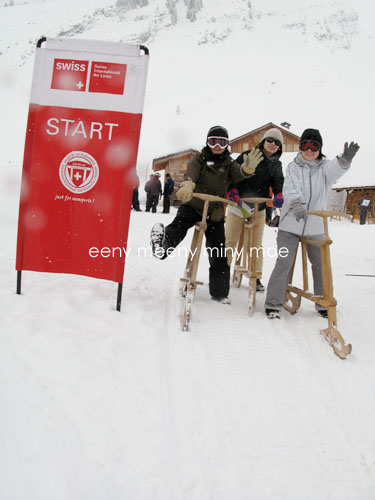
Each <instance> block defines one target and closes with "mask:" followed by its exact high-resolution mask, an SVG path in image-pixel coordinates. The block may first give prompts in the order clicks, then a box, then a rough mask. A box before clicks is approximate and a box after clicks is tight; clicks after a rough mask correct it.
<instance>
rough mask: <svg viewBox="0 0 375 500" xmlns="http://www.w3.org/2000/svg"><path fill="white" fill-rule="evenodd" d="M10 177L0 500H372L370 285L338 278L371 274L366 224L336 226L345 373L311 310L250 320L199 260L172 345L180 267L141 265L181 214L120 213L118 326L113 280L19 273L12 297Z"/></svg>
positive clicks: (0, 371) (13, 180)
mask: <svg viewBox="0 0 375 500" xmlns="http://www.w3.org/2000/svg"><path fill="white" fill-rule="evenodd" d="M18 171H19V169H17V174H16V169H15V168H14V165H11V164H10V165H9V164H8V165H4V164H2V165H1V169H0V172H1V179H0V185H1V200H2V203H1V205H0V210H1V213H0V216H1V220H2V221H3V222H4V224H3V245H2V248H1V254H0V258H1V262H2V277H3V278H2V287H1V288H0V294H1V297H0V304H1V311H2V312H1V323H2V328H1V332H2V333H1V345H2V348H1V350H0V367H1V368H0V388H1V394H2V398H1V400H2V412H1V417H0V418H1V426H0V442H1V451H0V465H1V470H2V481H1V484H2V486H1V490H2V494H1V498H2V499H4V500H29V499H30V500H31V499H32V500H36V499H37V500H47V499H50V498H54V499H57V500H70V499H72V498H75V499H82V500H84V499H87V498H91V499H95V500H105V499H108V498H111V499H119V500H144V499H147V500H159V499H160V500H161V499H163V500H179V499H184V500H186V499H188V500H201V499H206V498H211V499H213V500H221V499H234V498H235V499H236V500H237V499H238V500H242V499H243V500H248V499H261V500H271V499H272V500H273V499H275V498H282V499H284V498H288V499H292V500H294V499H295V500H297V499H300V498H304V499H311V500H321V499H322V500H323V499H326V498H330V499H333V500H336V499H337V500H343V499H347V500H369V499H373V498H375V496H374V492H375V465H374V464H375V437H374V436H375V432H374V431H375V424H374V415H375V393H374V388H373V384H372V380H374V376H375V365H374V362H373V353H374V351H375V339H374V335H373V322H372V315H371V313H370V311H371V304H372V303H374V298H375V297H374V296H375V293H374V285H373V281H372V280H373V278H353V277H346V276H345V273H348V272H352V273H356V274H365V273H368V274H375V273H374V271H375V269H374V263H373V259H372V256H371V254H370V253H369V247H368V240H369V238H373V226H370V225H367V226H365V227H363V226H359V225H358V224H351V223H350V222H348V221H346V220H343V221H342V222H339V221H332V223H331V224H330V233H331V236H332V239H333V241H334V243H333V245H332V247H331V248H332V262H333V267H334V284H335V292H336V293H335V296H336V298H337V300H338V327H339V330H340V331H341V333H342V335H343V337H344V338H345V340H346V341H347V342H351V343H352V344H353V352H352V354H351V355H350V356H349V357H348V359H347V360H345V361H343V360H340V359H339V358H338V357H336V356H335V355H334V353H333V350H332V348H331V347H330V346H329V345H328V344H327V342H326V341H325V340H324V339H323V337H322V336H321V335H320V334H319V330H320V329H322V328H325V327H326V320H324V319H322V318H320V317H319V316H318V315H317V314H316V313H315V311H314V308H313V305H312V303H310V302H308V301H303V302H302V307H301V310H300V311H299V312H298V313H297V314H296V315H295V316H290V315H289V314H288V313H286V312H285V313H283V317H282V319H281V320H280V321H276V320H275V321H270V320H268V319H267V318H266V317H265V315H264V312H263V300H264V294H260V293H258V294H257V305H256V311H255V314H254V315H253V316H252V317H249V316H248V315H247V311H246V302H247V283H246V281H247V280H244V282H243V284H242V285H241V288H239V289H236V288H234V289H233V288H232V289H231V292H230V296H231V299H232V304H231V305H229V306H228V305H222V304H218V303H216V302H213V301H211V300H210V297H209V293H208V286H207V280H208V261H207V258H206V257H205V256H204V255H202V257H201V262H200V267H199V271H198V279H200V280H202V281H204V283H205V284H204V285H203V286H201V287H199V288H198V291H197V293H196V297H195V302H194V305H193V316H192V319H191V321H190V330H189V332H184V333H182V332H181V329H180V311H181V297H180V296H179V277H180V276H182V274H183V269H184V266H185V260H184V258H182V257H180V258H179V257H177V256H176V257H171V258H169V259H167V260H165V261H158V260H156V259H154V258H152V257H151V256H150V255H140V256H139V255H138V251H139V250H140V249H143V248H147V247H148V245H149V232H150V228H151V226H152V225H153V223H155V222H156V221H163V222H165V223H168V222H169V221H170V220H171V219H172V217H173V214H174V212H175V209H172V213H171V214H169V215H165V214H161V213H159V214H150V213H145V212H134V213H132V217H131V226H130V233H129V248H128V257H127V262H126V267H125V279H124V294H123V307H122V312H121V313H118V312H116V311H115V310H114V309H115V299H116V285H115V284H114V283H111V282H104V281H103V282H102V281H97V280H94V279H91V278H85V277H79V276H69V275H53V274H42V273H33V272H24V273H23V293H22V295H21V296H17V295H16V294H15V281H16V273H15V271H14V257H15V239H16V222H17V204H18V182H19V176H18ZM142 208H144V207H142ZM275 237H276V230H275V229H271V228H268V227H266V228H265V239H264V242H265V245H266V246H268V247H271V246H273V245H274V244H275ZM190 238H191V236H190V234H189V235H188V236H187V238H186V239H185V240H184V242H183V243H182V247H181V248H184V247H185V248H186V249H187V248H188V246H189V244H190ZM129 249H130V252H129ZM273 263H274V259H273V258H269V257H266V258H265V265H264V275H265V280H264V281H265V283H267V279H268V276H269V274H270V272H271V270H272V267H273ZM296 272H297V275H296V276H297V278H296V279H297V281H298V279H299V278H298V276H299V275H300V273H299V272H298V271H296Z"/></svg>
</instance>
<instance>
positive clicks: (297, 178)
mask: <svg viewBox="0 0 375 500" xmlns="http://www.w3.org/2000/svg"><path fill="white" fill-rule="evenodd" d="M322 146H323V139H322V136H321V135H320V132H319V130H316V129H312V128H308V129H306V130H305V131H304V132H303V134H302V136H301V140H300V144H299V149H300V152H299V153H298V154H297V156H296V157H295V159H294V160H293V161H292V162H291V163H290V164H289V165H288V168H287V171H286V175H285V181H284V188H283V193H284V205H283V208H282V210H281V216H280V225H279V231H278V235H277V247H278V255H279V256H278V258H277V261H276V264H275V267H274V269H273V271H272V274H271V277H270V280H269V282H268V286H267V296H266V301H265V310H266V314H267V317H268V318H269V319H275V318H280V311H281V309H282V306H283V304H284V302H285V294H286V289H287V286H288V281H289V275H290V271H291V269H292V266H293V262H294V258H295V255H296V253H297V249H298V243H299V242H300V241H301V238H302V237H304V236H307V237H308V238H309V239H310V240H316V241H322V240H323V238H324V222H323V219H322V217H319V216H317V215H311V214H310V215H308V214H307V212H309V211H314V210H324V209H325V208H326V205H327V198H328V195H329V192H330V190H331V186H332V184H333V183H334V182H336V181H337V180H338V179H339V178H340V177H341V176H342V175H344V174H345V172H346V171H347V170H348V168H349V167H350V164H351V162H352V160H353V158H354V156H355V155H356V153H357V151H358V149H359V146H358V144H355V143H354V142H351V143H350V144H349V145H348V143H347V142H346V143H345V145H344V152H343V153H342V154H341V155H340V156H337V157H335V158H334V159H333V160H327V159H326V157H325V156H324V154H323V153H322ZM281 248H283V253H282V255H283V256H281V255H280V253H279V251H280V249H281ZM284 249H286V250H287V252H286V251H285V252H284ZM285 254H287V255H285ZM307 255H308V258H309V261H310V262H311V267H312V275H313V281H314V295H319V296H321V295H323V278H322V263H321V255H320V247H319V246H317V245H307ZM315 307H316V309H317V312H318V313H319V314H320V315H321V316H323V317H324V318H326V317H327V309H326V308H324V307H323V306H320V305H318V304H316V305H315Z"/></svg>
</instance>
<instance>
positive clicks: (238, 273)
mask: <svg viewBox="0 0 375 500" xmlns="http://www.w3.org/2000/svg"><path fill="white" fill-rule="evenodd" d="M241 201H244V202H245V203H251V204H253V205H254V214H253V215H252V216H250V217H248V218H247V219H244V221H243V225H242V230H241V234H240V238H239V240H238V244H237V253H236V259H235V261H234V270H233V276H232V283H233V284H234V285H235V286H236V287H237V288H239V287H240V286H241V282H242V277H243V276H245V277H246V278H248V279H249V296H248V300H247V309H248V313H249V316H252V315H253V314H254V310H255V302H256V288H257V279H260V278H261V277H262V276H261V273H260V272H257V271H256V269H255V267H256V259H255V257H254V256H253V251H252V249H253V247H254V245H253V242H254V238H255V234H256V231H257V229H258V227H259V222H258V220H257V219H258V218H257V215H258V212H259V205H260V204H261V203H267V202H269V201H272V200H271V199H270V198H241Z"/></svg>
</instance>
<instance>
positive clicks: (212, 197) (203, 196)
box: [193, 193, 238, 207]
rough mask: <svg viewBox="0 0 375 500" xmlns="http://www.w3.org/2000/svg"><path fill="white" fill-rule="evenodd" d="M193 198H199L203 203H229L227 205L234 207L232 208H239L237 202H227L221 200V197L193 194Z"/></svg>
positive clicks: (223, 199)
mask: <svg viewBox="0 0 375 500" xmlns="http://www.w3.org/2000/svg"><path fill="white" fill-rule="evenodd" d="M193 198H199V199H200V200H203V201H208V202H211V201H214V202H216V203H218V202H220V203H227V205H232V207H237V206H238V205H237V203H236V202H235V201H231V200H227V199H226V198H221V197H220V196H215V195H213V194H204V193H193Z"/></svg>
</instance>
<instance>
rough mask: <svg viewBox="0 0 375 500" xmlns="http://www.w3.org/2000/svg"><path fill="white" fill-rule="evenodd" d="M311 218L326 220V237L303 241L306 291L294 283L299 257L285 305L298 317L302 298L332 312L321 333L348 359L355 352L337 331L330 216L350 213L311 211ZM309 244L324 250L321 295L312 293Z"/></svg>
mask: <svg viewBox="0 0 375 500" xmlns="http://www.w3.org/2000/svg"><path fill="white" fill-rule="evenodd" d="M307 213H308V214H309V215H316V216H318V217H322V218H323V223H324V238H323V240H322V241H315V240H310V239H309V238H305V237H303V238H301V249H302V273H303V289H301V288H298V287H296V286H294V285H293V284H292V281H293V273H294V268H295V263H296V257H297V252H296V256H295V258H294V263H293V266H292V269H291V272H290V275H289V284H288V287H287V291H286V294H285V302H284V304H283V307H284V309H286V310H287V311H288V312H290V313H291V314H295V313H296V312H297V310H298V309H299V307H300V305H301V299H302V297H303V298H305V299H307V300H311V301H312V302H314V303H315V304H318V305H320V306H323V307H325V308H326V309H327V313H328V318H327V319H328V327H327V328H325V329H324V330H320V333H321V334H322V335H323V336H324V338H325V339H326V340H327V342H328V343H329V344H330V345H331V347H332V348H333V351H334V353H335V354H336V355H337V356H338V357H339V358H341V359H345V358H346V357H347V356H348V355H349V354H350V353H351V351H352V346H351V344H345V341H344V339H343V337H342V336H341V333H340V332H339V330H338V329H337V315H336V305H337V301H336V299H335V298H334V296H333V279H332V266H331V255H330V245H331V244H332V240H331V239H330V237H329V234H328V217H330V218H331V220H332V218H333V217H336V218H337V217H339V216H340V217H346V214H343V213H341V212H336V211H333V210H321V211H320V210H319V211H311V212H307ZM307 245H316V246H319V247H320V255H321V260H322V275H323V276H322V280H323V295H322V296H318V295H314V294H313V293H311V292H309V291H308V290H309V280H308V268H307Z"/></svg>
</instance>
